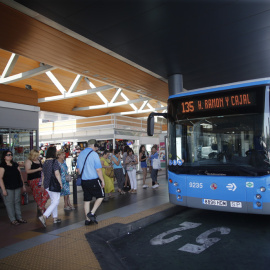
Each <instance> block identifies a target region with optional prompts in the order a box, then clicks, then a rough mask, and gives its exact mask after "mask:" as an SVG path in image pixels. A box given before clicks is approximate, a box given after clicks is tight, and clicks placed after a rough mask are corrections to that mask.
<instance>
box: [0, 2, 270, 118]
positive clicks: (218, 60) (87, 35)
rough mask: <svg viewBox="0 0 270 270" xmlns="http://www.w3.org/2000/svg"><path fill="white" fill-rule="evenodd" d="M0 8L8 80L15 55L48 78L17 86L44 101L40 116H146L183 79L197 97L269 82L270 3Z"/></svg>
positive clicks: (61, 4) (74, 4)
mask: <svg viewBox="0 0 270 270" xmlns="http://www.w3.org/2000/svg"><path fill="white" fill-rule="evenodd" d="M0 2H2V4H1V8H0V23H1V25H2V27H1V30H0V33H1V39H0V48H1V51H0V57H1V58H2V59H5V61H1V63H0V65H1V66H0V69H1V70H0V72H2V70H4V69H5V68H6V67H7V66H6V64H7V61H8V60H9V59H10V57H11V55H10V54H11V53H14V54H15V56H14V57H16V55H19V56H20V57H19V60H21V61H22V62H21V65H22V66H23V67H24V68H26V70H28V71H29V70H33V69H36V68H39V69H41V70H42V71H41V73H40V74H42V75H37V76H40V77H36V78H38V79H36V81H29V82H27V80H25V81H24V82H23V83H22V84H21V85H19V82H17V84H18V85H17V86H18V87H24V86H25V85H30V86H31V87H32V89H33V90H36V91H38V96H39V104H40V107H41V110H49V111H56V112H62V113H69V114H74V115H78V116H93V115H101V114H115V113H123V112H130V114H131V115H134V116H135V117H139V116H146V115H147V114H149V111H151V110H152V111H153V109H156V110H157V111H158V110H159V111H162V110H163V109H164V108H163V106H166V101H167V98H168V85H167V80H168V77H169V76H170V75H173V74H178V73H180V74H182V75H183V82H184V88H185V89H187V90H190V89H196V88H201V87H207V86H212V85H218V84H224V83H231V82H236V81H242V80H251V79H257V78H263V77H268V76H269V73H270V61H269V60H270V59H268V56H269V58H270V47H269V46H268V42H269V39H270V20H269V17H270V2H269V1H264V0H258V1H257V0H256V1H255V0H250V1H244V0H243V1H236V0H215V1H212V0H207V1H204V0H201V1H198V0H197V1H194V0H179V1H176V0H175V1H172V0H171V1H169V0H138V1H137V0H136V1H114V0H112V1H109V0H99V1H91V0H90V1H85V0H73V1H72V0H69V1H55V0H54V1H41V0H17V1H8V0H1V1H0ZM3 25H4V27H3ZM19 60H18V61H19ZM10 61H11V60H10ZM18 64H19V62H18V63H17V65H18ZM26 66H27V67H26ZM15 67H16V65H15ZM23 67H22V68H21V69H20V72H22V71H21V70H22V69H23ZM14 72H15V71H14ZM68 72H71V73H72V74H73V75H69V73H68ZM51 73H52V74H53V75H51ZM45 74H46V75H45ZM9 75H12V73H11V74H9ZM4 77H5V78H9V77H10V76H4ZM44 77H46V80H47V78H49V80H50V84H51V82H53V78H54V77H56V78H57V79H58V82H60V84H61V85H62V87H61V86H59V84H58V86H59V87H57V81H56V83H55V81H54V82H53V84H51V87H50V86H49V85H50V84H48V83H47V81H45V79H44ZM31 78H32V79H31ZM31 78H30V79H29V80H33V77H31ZM1 79H2V81H0V83H6V84H10V85H12V84H13V85H15V86H16V82H13V81H8V82H7V81H5V82H3V79H4V78H3V75H2V78H1ZM25 82H26V83H25ZM91 83H92V84H94V86H95V87H96V88H97V89H96V90H93V89H95V88H94V87H93V85H92V86H91ZM72 85H73V87H72ZM89 86H90V87H89ZM99 87H103V88H99ZM98 88H99V89H98ZM119 89H120V90H119ZM83 90H89V91H88V92H87V94H84V95H83V94H82V93H79V94H78V95H79V96H76V95H75V94H76V92H80V91H83ZM99 90H100V91H99ZM95 91H96V92H99V93H104V95H103V97H102V95H100V96H98V97H97V95H96V92H95ZM117 91H118V92H117ZM89 92H91V93H90V94H89ZM92 92H95V95H92ZM121 93H122V94H121ZM55 96H59V97H58V99H57V97H55ZM48 97H52V98H51V99H48ZM46 98H47V99H46ZM53 98H55V99H53ZM59 98H60V99H59ZM63 100H64V101H63ZM120 101H122V102H126V103H125V104H124V103H123V104H122V105H121V104H120V103H119V104H116V105H117V106H116V105H115V104H113V103H117V102H120ZM133 101H134V102H133ZM106 104H107V105H108V104H111V107H108V106H107V107H106ZM131 104H132V105H131ZM97 105H100V107H94V106H97ZM121 106H123V107H121ZM134 106H135V107H134ZM87 107H88V108H87ZM90 107H91V108H90ZM162 108H163V109H162Z"/></svg>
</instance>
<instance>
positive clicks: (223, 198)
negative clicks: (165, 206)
mask: <svg viewBox="0 0 270 270" xmlns="http://www.w3.org/2000/svg"><path fill="white" fill-rule="evenodd" d="M269 127H270V115H269V86H268V85H264V84H263V83H258V85H254V84H252V85H249V84H247V85H243V84H241V87H240V86H239V87H237V86H235V85H234V87H233V88H230V87H229V88H228V89H227V88H226V87H220V88H216V89H214V90H203V91H195V92H193V93H183V94H182V95H181V94H179V95H176V96H173V97H170V98H169V102H168V174H169V175H168V176H169V177H168V179H169V182H168V185H169V193H170V201H171V202H172V203H175V204H179V205H186V206H189V207H194V208H202V209H210V210H217V211H230V212H244V213H257V214H269V213H270V162H269V156H270V155H269V153H270V128H269Z"/></svg>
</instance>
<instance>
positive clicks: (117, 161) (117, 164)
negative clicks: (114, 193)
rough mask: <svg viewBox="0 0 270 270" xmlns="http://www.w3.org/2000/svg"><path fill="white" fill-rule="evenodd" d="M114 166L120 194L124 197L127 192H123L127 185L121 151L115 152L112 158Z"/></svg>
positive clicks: (116, 150)
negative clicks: (125, 184)
mask: <svg viewBox="0 0 270 270" xmlns="http://www.w3.org/2000/svg"><path fill="white" fill-rule="evenodd" d="M112 164H113V170H114V175H115V178H116V180H117V185H118V192H119V193H120V194H121V195H123V194H125V192H124V191H123V186H124V183H125V176H124V173H123V167H122V164H121V156H120V150H119V149H115V150H114V155H113V156H112Z"/></svg>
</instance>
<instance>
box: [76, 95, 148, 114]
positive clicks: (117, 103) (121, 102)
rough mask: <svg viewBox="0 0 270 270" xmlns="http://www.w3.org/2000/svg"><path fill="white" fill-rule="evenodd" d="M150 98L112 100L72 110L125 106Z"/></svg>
mask: <svg viewBox="0 0 270 270" xmlns="http://www.w3.org/2000/svg"><path fill="white" fill-rule="evenodd" d="M148 100H149V98H146V97H145V98H138V99H133V100H127V101H120V102H114V103H113V102H110V103H107V104H102V105H94V106H88V107H78V108H76V107H75V108H73V109H72V111H87V110H97V109H104V108H112V107H118V106H123V105H127V104H132V103H138V102H142V101H148Z"/></svg>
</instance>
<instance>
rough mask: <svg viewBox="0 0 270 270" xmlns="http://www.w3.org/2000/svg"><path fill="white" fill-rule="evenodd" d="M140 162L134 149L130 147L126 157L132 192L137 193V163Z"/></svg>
mask: <svg viewBox="0 0 270 270" xmlns="http://www.w3.org/2000/svg"><path fill="white" fill-rule="evenodd" d="M137 164H138V159H137V156H135V155H134V152H133V150H132V149H128V152H127V158H126V168H127V172H128V176H129V180H130V185H131V190H130V191H129V192H130V193H137V178H136V165H137Z"/></svg>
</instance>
